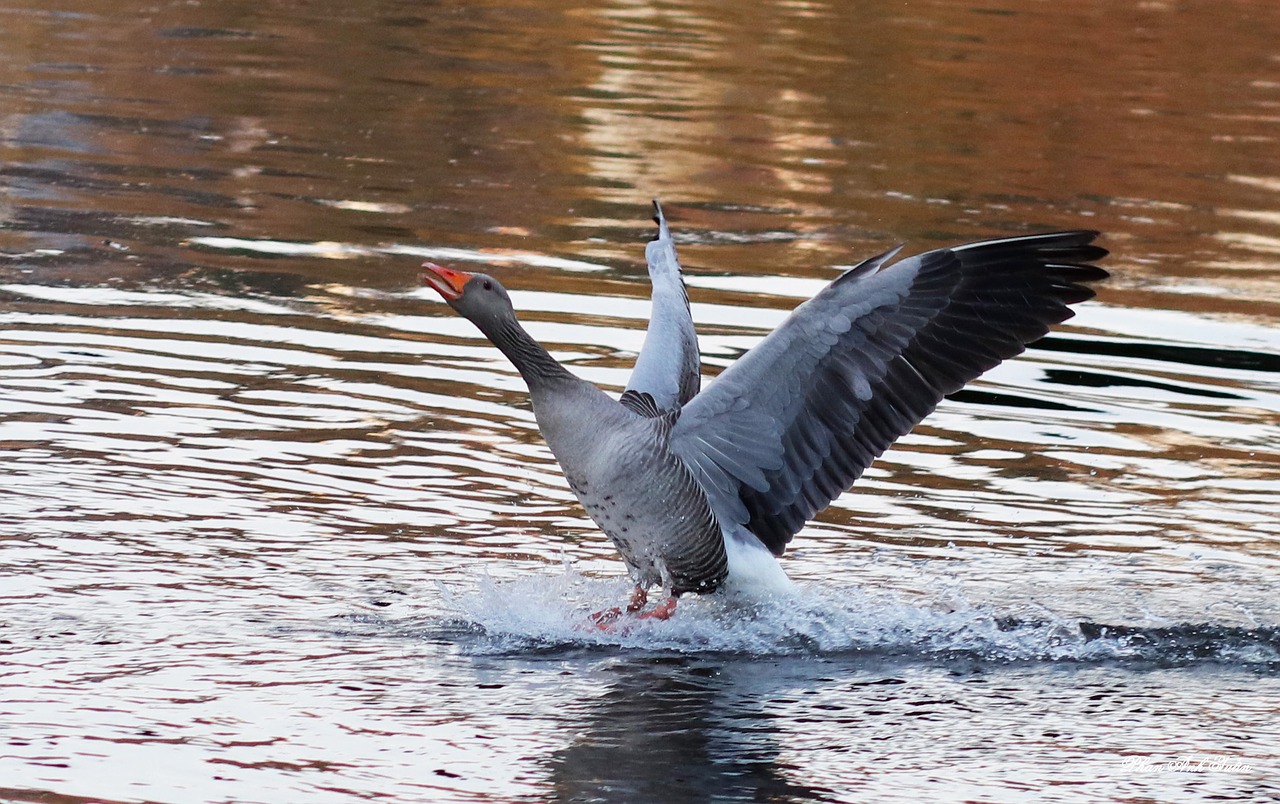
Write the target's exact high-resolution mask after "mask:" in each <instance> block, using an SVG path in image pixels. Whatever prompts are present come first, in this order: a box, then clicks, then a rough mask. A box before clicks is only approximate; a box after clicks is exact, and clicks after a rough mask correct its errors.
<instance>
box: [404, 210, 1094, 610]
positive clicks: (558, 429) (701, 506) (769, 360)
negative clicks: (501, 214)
mask: <svg viewBox="0 0 1280 804" xmlns="http://www.w3.org/2000/svg"><path fill="white" fill-rule="evenodd" d="M654 209H655V221H656V222H657V223H658V227H659V233H658V236H657V237H656V238H655V239H654V240H653V241H652V242H650V243H649V245H648V248H647V249H646V256H647V258H648V263H649V273H650V279H651V281H652V283H653V313H652V316H651V319H650V324H649V329H648V331H647V333H646V337H645V343H644V347H643V348H642V350H641V353H640V355H639V357H638V358H637V361H636V368H635V371H634V372H633V375H632V378H631V381H630V382H629V383H628V385H627V388H626V390H625V391H624V392H623V394H622V397H621V399H614V398H613V397H611V396H609V395H608V394H606V393H604V392H603V391H601V390H600V389H599V388H597V387H596V386H594V385H593V384H591V383H589V382H587V381H585V380H582V379H580V378H578V377H576V376H575V375H573V374H572V373H570V372H569V371H568V370H567V369H565V368H564V367H563V366H562V365H560V364H559V363H558V362H557V361H556V360H555V359H554V358H552V357H551V355H550V354H549V353H548V352H547V351H546V349H544V348H543V347H542V346H541V345H540V344H538V343H537V342H536V341H534V340H533V338H531V337H530V336H529V335H528V333H527V332H525V330H524V329H523V327H521V326H520V324H519V323H518V321H517V319H516V316H515V312H514V309H513V307H512V305H511V300H510V298H509V297H508V295H507V293H506V291H505V289H503V288H502V286H501V285H500V284H499V283H498V282H497V280H495V279H493V278H492V277H490V276H486V275H484V274H469V273H465V272H462V271H454V270H451V269H448V268H443V267H441V266H438V265H434V264H432V263H427V264H425V265H424V266H423V267H424V268H425V273H424V275H423V278H424V281H425V282H426V283H427V284H429V285H431V286H432V287H434V288H435V289H436V290H437V291H438V292H439V293H440V294H441V295H442V296H443V297H444V299H445V301H446V302H448V304H449V305H450V306H451V307H453V308H454V309H455V310H457V311H458V312H459V313H460V314H462V315H463V316H464V317H466V318H468V319H469V320H471V321H472V322H473V323H475V324H476V326H477V327H479V329H480V331H481V332H482V333H484V335H485V336H486V337H488V338H489V340H490V341H492V342H493V343H494V344H495V345H496V346H497V347H498V348H499V349H501V350H502V352H503V353H504V354H506V356H507V357H508V358H509V359H510V360H511V362H512V363H513V364H514V365H515V366H516V368H517V369H518V370H519V371H520V373H521V375H522V376H523V378H524V380H525V382H526V383H527V385H528V387H529V392H530V397H531V401H532V404H533V411H534V415H535V417H536V419H537V423H538V427H539V429H540V430H541V432H542V434H543V437H544V438H545V439H546V442H547V445H548V446H549V447H550V448H551V452H552V453H553V454H554V455H555V457H556V460H557V461H558V462H559V464H560V466H561V468H562V470H563V471H564V473H565V477H566V478H567V479H568V481H569V485H570V488H572V489H573V492H574V494H575V495H576V496H577V498H578V500H579V501H580V502H581V503H582V506H583V508H585V509H586V511H587V513H588V514H589V515H590V516H591V518H592V520H594V521H595V522H596V524H597V525H598V526H599V527H600V528H601V530H603V531H604V532H605V534H606V535H607V536H608V537H609V538H610V540H611V541H612V542H613V543H614V545H615V546H616V547H617V548H618V551H619V553H620V554H621V555H622V558H623V561H624V562H625V563H626V565H627V568H628V571H629V573H630V575H631V577H632V579H633V580H634V581H635V582H636V587H637V588H636V595H635V596H634V597H633V598H632V604H631V606H630V607H629V608H630V609H631V610H633V611H638V610H639V609H640V608H641V607H642V606H643V604H644V601H645V597H646V590H648V589H649V588H651V587H654V586H659V587H661V588H662V589H663V591H664V592H665V593H666V595H668V600H667V602H666V603H664V604H663V605H662V606H660V607H658V608H657V609H655V610H654V612H651V614H652V615H653V616H659V617H665V616H669V615H670V613H671V611H673V610H674V606H675V603H674V601H675V598H676V597H678V596H679V595H681V594H685V593H687V592H698V593H707V592H713V591H716V590H718V589H723V588H732V589H738V590H744V591H768V590H775V589H779V588H783V587H785V586H786V585H787V584H788V581H787V580H786V575H785V573H783V571H782V569H781V567H780V565H779V564H778V562H777V560H776V557H777V556H780V555H782V553H783V551H784V549H785V547H786V545H787V543H789V542H790V540H791V538H792V537H793V536H794V535H795V533H796V532H798V531H799V530H800V528H801V527H802V526H803V525H804V523H805V522H807V521H808V520H809V519H811V518H812V517H813V516H814V515H815V514H817V513H818V512H819V511H820V510H822V509H823V508H825V507H826V506H827V505H828V504H829V503H830V502H831V501H832V500H834V499H835V498H836V497H837V496H839V495H840V494H841V493H843V492H844V491H845V490H846V489H848V488H849V486H850V485H852V483H853V482H854V481H855V480H857V478H858V477H859V476H861V474H862V472H863V470H865V469H866V467H867V466H868V465H870V463H871V461H872V460H874V459H875V458H876V457H877V456H879V455H880V454H881V453H882V452H884V450H886V449H887V448H888V447H889V446H890V445H891V444H892V443H893V442H894V441H895V440H897V439H898V438H899V437H900V436H902V435H904V434H905V433H907V432H908V431H910V430H911V428H912V427H914V426H915V425H916V424H917V423H918V422H919V421H920V420H922V419H923V418H924V417H925V416H927V415H928V414H929V413H930V412H931V411H932V410H933V409H934V407H936V406H937V404H938V402H939V401H941V399H942V398H943V397H944V396H945V395H947V394H950V393H954V392H955V391H957V390H959V389H960V388H961V387H962V386H964V384H965V383H967V382H969V381H970V380H972V379H973V378H975V377H977V376H978V375H980V374H981V373H982V372H984V371H986V370H988V369H990V368H992V367H994V366H995V365H997V364H998V363H1000V362H1001V361H1002V360H1005V359H1007V358H1010V357H1013V356H1014V355H1016V354H1018V353H1020V352H1021V351H1022V350H1023V349H1024V348H1025V346H1026V344H1027V343H1029V342H1031V341H1033V340H1036V339H1038V338H1039V337H1041V336H1043V335H1044V334H1045V333H1046V332H1047V331H1048V330H1049V327H1050V326H1051V325H1053V324H1056V323H1059V322H1061V321H1063V320H1065V319H1067V318H1069V317H1070V316H1071V315H1072V312H1071V310H1070V307H1069V305H1070V304H1073V303H1076V302H1079V301H1083V300H1085V299H1088V298H1090V297H1092V296H1093V291H1092V290H1090V289H1089V288H1088V287H1087V285H1086V283H1089V282H1095V281H1099V280H1101V279H1103V278H1105V277H1106V273H1105V272H1104V271H1102V270H1101V269H1099V268H1097V267H1095V266H1093V265H1091V264H1090V263H1091V262H1093V261H1096V260H1098V259H1100V258H1101V257H1103V256H1105V255H1106V251H1105V250H1103V249H1102V248H1099V247H1098V246H1095V245H1092V241H1093V240H1094V238H1095V237H1096V236H1097V233H1096V232H1092V231H1083V230H1081V231H1069V232H1056V233H1051V234H1044V235H1031V236H1026V237H1013V238H1003V239H999V240H987V241H982V242H978V243H971V244H968V245H964V246H959V247H955V248H950V249H938V250H934V251H929V252H925V253H923V254H919V255H916V256H913V257H908V258H905V259H902V260H899V261H897V262H893V261H892V260H893V257H894V255H895V254H896V253H897V250H896V249H895V250H894V251H891V252H887V253H885V254H882V255H879V256H877V257H873V258H871V259H868V260H865V261H863V262H862V263H860V264H858V265H857V266H855V267H853V268H851V269H850V270H848V271H846V272H845V273H843V274H842V275H840V276H839V277H837V278H836V279H835V280H834V281H833V282H832V283H831V284H829V285H828V286H827V287H826V288H824V289H823V290H822V291H820V292H819V293H818V294H817V295H816V296H814V297H813V298H812V299H810V300H808V301H806V302H804V303H803V304H801V305H800V306H799V307H797V308H796V310H795V311H794V312H793V313H792V314H791V316H790V317H789V318H788V319H787V320H786V321H784V322H783V323H782V324H781V325H780V326H779V327H778V328H777V329H776V330H774V331H773V332H772V333H771V334H770V335H769V336H767V337H766V338H765V339H764V340H762V341H761V342H760V343H759V344H757V345H756V346H755V347H754V348H753V349H752V350H751V351H749V352H748V353H747V354H745V355H743V356H742V357H741V358H740V359H739V360H738V361H737V362H736V363H734V364H733V365H732V366H730V367H729V368H727V369H726V370H725V371H724V372H723V373H721V375H720V376H719V377H717V378H716V379H715V380H714V381H713V382H712V383H711V384H710V385H709V386H708V387H707V388H706V389H703V390H701V391H700V390H699V361H698V356H697V340H696V335H695V334H694V329H693V322H692V318H691V317H690V313H689V304H688V298H687V296H686V295H685V290H684V284H683V280H682V279H681V276H680V268H679V262H678V260H677V259H676V253H675V247H674V244H673V243H672V241H671V237H670V232H669V231H668V227H667V224H666V220H665V218H664V217H663V215H662V211H661V209H660V208H659V207H658V205H657V203H656V202H655V204H654ZM642 616H644V615H642Z"/></svg>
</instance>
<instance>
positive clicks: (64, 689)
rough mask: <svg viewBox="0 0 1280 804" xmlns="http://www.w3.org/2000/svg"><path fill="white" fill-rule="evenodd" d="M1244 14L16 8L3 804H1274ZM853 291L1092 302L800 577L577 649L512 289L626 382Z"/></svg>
mask: <svg viewBox="0 0 1280 804" xmlns="http://www.w3.org/2000/svg"><path fill="white" fill-rule="evenodd" d="M1278 43H1280V8H1278V9H1273V8H1272V7H1271V6H1270V5H1268V4H1265V3H1250V2H1226V3H1166V2H1158V1H1157V2H1142V3H1136V4H1132V5H1128V6H1116V5H1087V4H1072V3H1056V4H1042V3H1014V2H1010V0H1000V1H999V2H996V3H994V4H990V3H988V4H979V5H974V4H968V3H941V2H937V3H912V4H902V3H823V2H807V0H795V1H791V0H788V1H787V2H777V3H767V4H764V5H759V6H751V7H747V6H738V5H729V4H716V3H706V2H701V3H699V2H684V0H674V1H673V2H662V3H645V2H629V1H622V0H619V1H617V2H608V3H604V4H600V5H597V6H576V5H566V4H558V3H526V4H520V3H511V2H503V3H478V4H476V3H471V4H458V3H450V2H443V3H434V4H423V3H408V2H380V3H347V4H336V3H327V2H309V3H297V2H294V3H283V2H276V1H275V0H263V1H262V2H256V3H243V2H235V1H234V0H233V1H232V2H219V3H210V2H187V1H186V0H184V1H183V2H162V3H158V4H152V5H143V6H140V7H134V8H130V9H127V10H126V9H122V8H121V7H119V5H118V4H111V3H103V2H91V1H89V0H85V1H84V2H71V3H60V4H59V3H54V4H48V3H31V2H18V3H12V2H10V3H0V190H2V192H0V483H2V484H3V488H2V489H0V800H4V801H17V802H53V801H56V802H64V803H70V802H86V803H87V802H175V803H177V802H182V803H183V804H186V803H187V802H282V801H288V802H299V803H305V804H309V803H310V802H348V801H359V800H364V799H371V798H380V799H384V800H390V801H404V802H417V801H618V802H630V801H672V802H682V801H690V802H694V801H698V802H702V801H771V802H773V801H777V802H800V801H838V802H859V801H871V800H874V801H894V800H901V801H919V800H922V799H926V798H927V799H930V800H936V801H983V802H997V801H1000V802H1003V801H1009V802H1014V801H1019V802H1020V801H1027V800H1037V801H1053V802H1096V801H1116V802H1119V801H1125V802H1130V801H1162V802H1163V801H1200V800H1205V799H1213V800H1226V801H1264V800H1280V782H1278V781H1277V780H1278V779H1280V720H1278V719H1277V716H1276V710H1277V703H1276V702H1277V701H1280V673H1278V672H1277V671H1278V670H1280V595H1277V589H1280V505H1278V504H1277V500H1280V456H1278V450H1277V445H1280V44H1278ZM652 198H660V199H662V201H663V204H664V208H665V209H666V211H667V215H668V217H669V219H670V221H671V225H672V228H673V232H674V235H675V239H676V243H677V246H678V248H679V252H680V256H681V260H682V262H683V264H684V267H685V274H686V281H687V284H688V286H689V295H690V298H691V300H692V308H693V314H694V318H695V321H696V322H697V324H698V328H699V334H700V337H701V348H702V352H703V360H704V370H705V374H707V375H708V376H709V375H712V374H714V373H716V372H718V371H719V370H720V369H721V368H722V367H723V366H725V365H727V364H728V363H730V362H731V361H732V360H733V359H734V358H735V357H737V356H738V355H740V354H741V353H742V352H743V351H744V350H746V349H748V348H750V347H751V345H752V344H754V343H755V342H757V341H758V340H759V338H760V337H761V336H763V335H764V334H765V333H766V332H768V331H769V330H770V329H771V328H772V327H774V326H776V325H777V324H778V323H779V322H780V321H781V320H782V319H783V318H784V317H785V315H786V313H787V312H788V311H789V310H790V309H791V308H792V307H793V306H794V305H795V304H797V303H798V302H799V301H800V300H802V299H804V298H806V297H808V296H809V295H811V294H813V293H814V292H816V291H817V290H818V289H819V288H821V287H822V285H823V284H824V283H825V282H826V281H829V280H830V279H831V278H832V277H834V276H835V275H836V274H837V272H838V270H839V268H840V266H847V265H850V264H853V263H855V262H857V261H858V260H860V259H862V258H864V257H867V256H870V255H872V254H876V253H879V252H882V251H884V250H885V249H887V248H890V247H892V246H894V245H897V244H899V243H906V244H907V245H906V251H907V253H915V252H918V251H921V250H925V249H928V248H933V247H938V246H944V245H951V244H956V243H961V242H966V241H970V240H975V239H979V238H983V237H992V236H1004V235H1013V234H1023V233H1030V232H1037V231H1045V230H1050V229H1065V228H1094V229H1098V230H1100V231H1101V232H1102V233H1103V234H1102V237H1101V240H1100V242H1101V243H1102V244H1103V245H1104V246H1105V247H1107V248H1108V249H1110V250H1111V252H1112V256H1111V257H1110V258H1109V259H1108V260H1107V261H1106V267H1107V268H1108V270H1110V271H1111V272H1112V278H1111V279H1110V280H1109V281H1108V282H1107V283H1105V284H1104V285H1102V286H1101V287H1100V288H1099V295H1098V298H1097V299H1095V300H1093V301H1090V302H1087V303H1085V304H1083V305H1080V307H1079V310H1078V314H1077V316H1076V317H1075V318H1073V319H1071V320H1070V321H1069V322H1067V323H1066V324H1065V325H1064V326H1062V327H1060V328H1059V329H1058V330H1056V331H1055V332H1054V333H1053V334H1052V335H1050V336H1049V337H1047V338H1045V339H1044V340H1043V341H1041V342H1039V343H1038V344H1036V345H1035V346H1033V347H1032V348H1031V349H1030V350H1028V352H1027V353H1026V354H1024V355H1023V356H1021V357H1019V358H1018V359H1016V360H1014V361H1011V362H1009V363H1006V364H1005V365H1002V366H1000V367H999V368H997V369H995V370H994V371H992V372H990V373H989V374H988V375H986V376H985V377H984V378H983V379H981V380H980V381H978V382H976V383H974V384H973V385H971V386H970V387H968V388H966V389H965V390H964V391H962V392H961V393H959V394H957V395H955V396H954V397H953V398H952V399H950V400H948V401H946V402H944V403H943V405H942V406H941V407H940V408H939V409H938V411H937V412H936V413H935V414H934V415H932V416H931V417H929V418H928V419H927V420H926V421H925V422H924V423H923V424H922V425H921V426H920V427H918V428H917V429H916V430H915V431H914V432H913V433H912V434H910V435H909V436H907V437H906V438H904V439H902V441H900V442H899V444H898V445H897V446H895V447H894V448H893V449H891V450H890V451H889V452H888V453H886V454H885V455H884V456H883V458H881V459H880V460H878V461H877V462H876V463H875V465H873V466H872V468H871V469H870V470H869V471H868V472H867V474H866V475H865V476H864V477H863V478H862V480H860V481H859V483H858V484H857V485H856V486H855V488H854V489H853V491H851V492H850V493H849V494H846V495H845V496H844V497H842V498H841V499H840V500H838V501H837V502H836V503H835V504H834V505H833V506H832V507H831V508H830V509H828V510H827V511H826V512H825V513H824V514H822V515H821V516H820V517H819V518H818V520H817V521H815V522H813V523H811V524H810V525H809V526H808V527H807V528H806V529H805V530H804V531H803V532H802V533H801V534H799V535H798V536H797V538H796V540H795V542H794V543H793V549H791V550H790V551H789V553H788V555H787V557H786V558H785V559H784V567H785V569H786V571H787V573H788V574H789V575H790V576H791V577H792V578H793V579H794V580H795V581H796V583H797V585H798V586H799V588H800V596H799V597H798V598H796V599H793V600H788V601H786V602H785V604H784V603H780V602H778V603H775V605H761V606H755V607H751V606H748V607H745V608H744V607H742V606H739V605H735V604H733V603H729V602H725V601H721V600H716V599H688V600H682V601H681V605H680V610H679V613H678V615H677V616H676V617H675V618H673V619H672V620H671V621H669V622H665V623H653V622H644V623H638V624H636V625H635V626H634V627H631V628H625V629H621V630H619V631H616V632H612V633H602V632H599V631H593V630H590V629H586V628H584V623H585V622H586V618H587V616H588V614H589V613H590V612H592V611H596V610H599V609H601V608H605V607H608V606H611V605H615V604H616V603H617V602H618V601H620V600H622V599H624V598H625V596H626V594H627V592H628V584H627V582H626V580H625V578H624V570H623V567H622V564H621V562H620V561H618V559H617V557H616V554H615V552H614V550H613V548H612V547H611V546H610V545H609V544H608V543H607V541H606V540H605V538H604V537H603V536H602V534H600V533H599V532H598V531H597V530H596V529H595V527H594V526H593V525H592V524H591V522H590V521H589V520H588V519H587V518H586V516H585V514H584V513H583V512H582V510H581V509H580V508H579V507H578V505H577V503H576V502H575V501H574V500H573V498H572V495H571V494H570V492H569V490H568V487H567V485H566V484H565V482H564V480H563V478H562V477H561V476H560V474H559V471H558V469H557V468H556V466H555V464H554V462H553V461H552V460H551V456H550V454H549V452H548V451H547V449H546V447H545V446H544V444H543V443H542V441H541V439H540V437H539V435H538V432H537V429H536V426H535V425H534V422H533V417H532V414H531V412H530V410H529V407H528V403H527V401H526V397H525V393H524V387H523V384H522V383H521V381H520V379H519V376H518V375H517V374H516V373H515V371H514V369H512V367H511V366H510V365H509V364H508V363H506V362H505V360H504V359H503V358H502V356H501V355H500V354H499V353H498V352H497V351H496V350H495V349H493V347H492V346H490V345H489V344H488V343H487V342H486V341H484V339H483V338H482V337H481V336H480V335H479V334H478V333H477V332H476V331H475V330H474V328H473V327H472V326H471V325H470V324H469V323H468V322H466V321H464V320H462V319H460V318H458V317H457V316H456V315H454V314H453V313H452V311H450V310H449V309H448V308H447V307H445V306H444V305H443V304H440V303H439V299H438V297H437V296H436V295H435V294H434V292H432V291H431V290H429V289H423V288H422V287H421V286H420V284H419V267H418V266H419V265H420V264H421V262H422V261H423V260H424V259H432V260H437V261H440V262H443V263H446V264H449V265H453V266H456V267H459V268H462V269H483V270H485V271H488V272H490V273H493V274H494V275H496V276H498V277H499V278H500V279H501V280H502V282H503V283H504V284H505V285H507V287H509V288H511V290H512V297H513V299H514V302H515V305H516V307H517V309H518V310H519V311H520V313H521V317H522V319H523V320H524V321H525V322H526V324H527V326H528V328H529V330H530V332H531V333H532V334H533V335H534V336H535V337H537V338H538V339H540V340H541V341H542V342H544V343H545V344H547V346H548V347H549V348H550V349H551V351H552V353H553V354H554V355H555V356H556V357H557V358H558V359H560V360H562V361H563V362H565V363H566V364H568V365H569V366H570V367H571V368H572V369H573V371H575V372H576V373H578V374H580V375H581V376H584V377H586V378H588V379H590V380H593V381H595V382H597V383H598V384H600V385H602V386H604V387H605V388H607V389H608V390H611V391H615V392H616V391H618V390H620V389H621V387H622V386H623V385H624V384H625V382H626V378H627V376H628V374H629V371H630V367H631V364H632V362H633V360H634V357H635V354H636V351H637V350H638V349H639V348H640V344H641V342H642V340H643V335H644V325H645V322H646V319H647V316H648V313H649V308H648V296H649V283H648V277H647V274H646V272H645V268H644V262H643V253H644V243H645V241H646V240H647V239H648V238H649V237H650V236H651V235H652V233H653V225H652V223H651V221H650V220H649V200H650V199H652Z"/></svg>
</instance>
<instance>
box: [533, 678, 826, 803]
mask: <svg viewBox="0 0 1280 804" xmlns="http://www.w3.org/2000/svg"><path fill="white" fill-rule="evenodd" d="M740 669H741V668H739V667H735V666H734V665H731V664H730V665H720V664H717V663H715V662H697V661H693V662H690V661H686V660H673V661H671V662H626V661H620V662H616V663H613V664H612V665H611V666H609V667H608V668H607V669H606V670H605V671H604V672H602V673H600V674H599V675H600V681H601V682H603V683H605V684H606V687H605V689H604V690H603V692H602V693H600V694H598V695H595V696H593V697H592V699H591V700H590V702H589V703H587V704H586V705H585V706H583V707H582V713H581V714H582V716H583V718H584V720H583V722H581V723H580V724H579V725H578V733H577V736H576V737H575V738H574V739H573V741H572V742H571V743H570V744H569V745H568V746H566V747H565V748H563V749H561V750H558V751H556V752H554V753H552V754H551V756H549V757H548V758H547V760H546V762H547V764H548V765H549V766H550V770H549V777H548V778H549V781H550V784H551V789H552V791H554V792H553V793H552V796H551V797H552V799H553V800H555V801H581V800H583V799H584V798H591V799H593V800H602V801H639V800H646V801H657V800H661V801H673V802H686V801H687V802H695V801H710V800H717V801H720V800H725V801H737V800H750V801H755V800H760V799H761V798H766V799H768V800H770V801H832V800H836V799H835V798H833V797H832V792H833V791H830V790H824V789H822V788H820V787H815V786H811V785H806V784H803V783H798V782H797V781H794V780H793V779H792V776H793V775H794V773H795V770H796V768H794V767H793V766H787V764H786V761H785V760H784V759H782V758H781V756H780V755H781V754H782V753H783V752H782V750H781V748H780V746H778V745H777V741H778V739H779V738H780V737H781V736H782V735H781V734H780V730H779V729H778V728H776V727H774V726H772V725H771V722H770V719H768V718H764V717H762V715H763V713H762V712H759V711H757V712H756V713H755V714H754V715H753V713H752V712H751V711H750V708H749V707H747V706H742V704H743V700H742V696H752V695H753V694H755V693H764V692H766V691H768V690H769V689H770V687H771V686H772V685H765V686H764V687H763V688H760V689H755V688H752V687H750V686H744V685H742V684H739V683H735V682H736V681H739V680H740V679H738V678H737V676H738V675H740V674H739V673H738V672H737V671H738V670H740ZM752 675H754V674H748V679H746V680H748V681H750V680H755V681H756V682H757V683H758V681H759V679H751V678H750V676H752ZM746 720H754V721H755V723H756V725H755V726H753V727H752V728H750V729H744V728H743V727H742V725H741V724H742V723H743V722H744V721H746Z"/></svg>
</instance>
